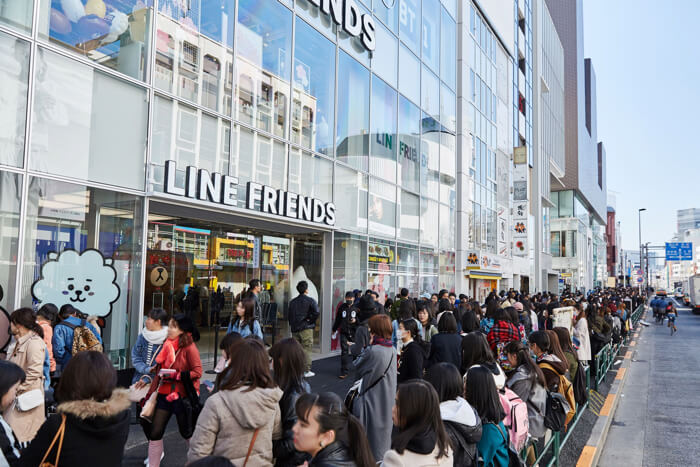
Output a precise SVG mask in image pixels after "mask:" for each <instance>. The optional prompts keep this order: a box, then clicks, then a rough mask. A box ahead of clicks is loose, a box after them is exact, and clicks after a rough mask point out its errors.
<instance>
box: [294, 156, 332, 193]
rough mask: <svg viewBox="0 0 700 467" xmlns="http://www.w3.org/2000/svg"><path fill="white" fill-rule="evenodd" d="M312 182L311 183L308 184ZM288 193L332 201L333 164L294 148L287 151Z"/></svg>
mask: <svg viewBox="0 0 700 467" xmlns="http://www.w3.org/2000/svg"><path fill="white" fill-rule="evenodd" d="M310 180H313V183H311V182H309V181H310ZM289 191H292V192H294V193H298V194H300V195H304V196H311V197H313V198H318V199H320V200H323V201H332V200H333V162H331V161H329V160H328V159H326V158H324V157H320V156H316V155H312V154H310V153H308V152H306V151H304V152H302V151H300V150H298V149H296V148H292V149H290V151H289Z"/></svg>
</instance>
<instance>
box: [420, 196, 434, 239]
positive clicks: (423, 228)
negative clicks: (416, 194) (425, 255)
mask: <svg viewBox="0 0 700 467" xmlns="http://www.w3.org/2000/svg"><path fill="white" fill-rule="evenodd" d="M420 210H421V214H420V242H421V243H422V244H423V245H433V246H437V244H438V203H437V201H433V200H430V199H426V198H421V201H420Z"/></svg>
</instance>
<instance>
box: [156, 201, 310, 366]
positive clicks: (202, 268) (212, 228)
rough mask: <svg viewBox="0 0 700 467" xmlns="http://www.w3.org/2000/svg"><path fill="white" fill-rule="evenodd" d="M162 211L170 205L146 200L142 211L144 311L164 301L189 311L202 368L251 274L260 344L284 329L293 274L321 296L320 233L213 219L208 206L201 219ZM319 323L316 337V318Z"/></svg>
mask: <svg viewBox="0 0 700 467" xmlns="http://www.w3.org/2000/svg"><path fill="white" fill-rule="evenodd" d="M165 211H170V212H172V209H165V210H158V209H157V208H154V207H152V208H151V210H150V212H149V216H148V234H147V244H146V245H147V250H146V253H147V255H146V274H145V277H146V280H145V303H144V313H147V312H148V311H149V310H151V309H152V308H164V309H165V310H167V311H168V312H169V313H171V314H175V313H184V314H186V315H188V316H190V317H191V318H192V319H193V320H194V322H195V324H196V325H197V326H198V327H199V330H200V334H201V338H200V341H199V343H198V347H199V351H200V354H201V358H202V363H203V365H204V368H205V369H209V368H210V367H211V365H212V364H213V363H214V360H215V355H217V354H218V350H217V347H218V343H219V342H220V341H221V339H222V338H223V336H224V335H225V333H226V327H227V326H228V323H229V321H230V319H231V316H232V314H234V313H235V308H236V304H237V302H238V301H239V300H240V299H241V293H242V292H244V291H245V290H246V289H247V287H248V283H249V282H250V281H251V280H252V279H259V280H260V281H261V284H262V289H263V290H262V292H261V293H260V294H259V295H258V299H259V301H260V303H261V305H262V313H261V316H259V317H258V319H259V321H260V325H261V327H262V329H263V334H264V341H265V344H266V345H272V344H273V343H274V342H276V341H278V340H280V339H282V338H284V337H288V336H289V327H288V323H287V319H286V316H287V306H288V303H289V300H290V299H291V298H293V297H295V296H296V295H297V293H296V290H295V286H296V284H297V282H299V281H301V280H306V281H307V282H308V283H309V295H310V296H311V297H313V298H314V299H316V300H317V301H319V300H320V298H321V296H322V294H321V277H322V269H323V260H322V257H323V255H322V251H323V248H322V246H323V236H322V235H321V234H320V233H304V234H294V235H291V234H285V233H280V232H272V231H265V230H262V229H251V228H247V227H245V226H241V225H228V224H225V223H219V222H212V221H210V220H207V219H206V218H207V217H210V216H209V214H208V212H207V211H202V212H201V215H200V216H199V217H202V219H198V218H196V217H191V216H173V215H171V214H168V212H165ZM238 223H239V224H241V223H242V222H238ZM319 305H320V304H319ZM234 319H235V317H234ZM317 324H318V325H317V328H316V333H315V334H316V336H315V339H314V341H315V343H316V344H317V343H318V341H319V331H320V320H319V322H318V323H317Z"/></svg>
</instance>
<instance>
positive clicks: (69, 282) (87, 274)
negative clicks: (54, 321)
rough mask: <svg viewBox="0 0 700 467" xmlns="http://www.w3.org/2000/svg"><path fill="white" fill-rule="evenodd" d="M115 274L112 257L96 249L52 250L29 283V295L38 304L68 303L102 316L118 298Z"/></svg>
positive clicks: (83, 310) (86, 311) (108, 311)
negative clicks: (34, 279)
mask: <svg viewBox="0 0 700 467" xmlns="http://www.w3.org/2000/svg"><path fill="white" fill-rule="evenodd" d="M116 278H117V271H116V270H115V269H114V266H113V261H112V259H111V258H105V257H104V256H102V253H100V252H99V251H98V250H94V249H87V250H85V251H83V252H82V253H78V252H77V251H75V250H64V251H62V252H61V253H56V252H51V253H49V260H48V261H47V262H45V263H44V264H43V265H42V266H41V274H40V275H39V279H38V280H37V281H35V282H34V284H32V296H33V297H34V299H35V300H37V302H39V305H41V304H42V303H53V304H54V305H56V306H57V307H58V308H61V306H63V305H65V304H69V305H73V306H74V307H75V308H76V309H78V310H80V311H82V312H83V313H87V314H89V315H95V316H98V317H102V318H104V317H106V316H107V315H109V314H110V313H111V311H112V304H113V303H114V302H116V301H117V299H118V298H119V293H120V290H119V286H118V285H117V284H116Z"/></svg>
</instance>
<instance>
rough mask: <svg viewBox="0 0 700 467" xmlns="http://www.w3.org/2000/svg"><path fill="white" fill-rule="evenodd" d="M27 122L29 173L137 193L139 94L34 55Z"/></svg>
mask: <svg viewBox="0 0 700 467" xmlns="http://www.w3.org/2000/svg"><path fill="white" fill-rule="evenodd" d="M32 118H33V120H32V123H33V129H32V141H31V158H30V167H31V168H32V169H34V170H37V171H41V172H48V173H53V174H58V175H64V176H67V177H76V178H81V179H84V180H91V181H95V182H103V183H108V184H111V185H117V186H123V187H128V188H134V189H140V190H143V188H144V182H145V178H146V177H145V167H146V164H145V161H146V128H147V122H148V105H147V101H146V91H145V89H142V88H140V87H138V86H134V85H133V84H130V83H127V82H125V81H122V80H119V79H116V78H114V77H111V76H108V75H106V74H104V73H100V72H98V71H96V70H95V69H94V68H92V67H90V66H87V65H82V64H80V63H78V62H76V61H75V60H71V59H69V58H65V57H62V56H60V55H57V54H54V53H52V52H49V51H47V50H44V49H38V55H37V60H36V82H35V92H34V103H33V112H32ZM114 161H119V163H118V164H115V163H114Z"/></svg>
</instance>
